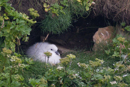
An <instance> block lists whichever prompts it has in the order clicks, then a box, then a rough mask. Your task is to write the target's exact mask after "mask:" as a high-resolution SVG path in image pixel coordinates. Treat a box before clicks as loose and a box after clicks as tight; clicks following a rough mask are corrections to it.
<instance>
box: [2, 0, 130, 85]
mask: <svg viewBox="0 0 130 87" xmlns="http://www.w3.org/2000/svg"><path fill="white" fill-rule="evenodd" d="M7 1H8V0H1V1H0V46H1V49H0V87H29V86H32V87H129V86H130V74H129V73H130V51H129V50H130V45H129V42H130V41H128V40H127V39H125V38H124V37H122V36H120V35H117V36H116V37H115V38H114V39H113V43H111V44H110V46H109V47H107V48H106V49H104V50H105V51H103V50H102V51H98V52H91V53H85V52H84V51H79V52H75V53H73V54H72V53H71V54H68V55H66V56H65V57H63V58H62V59H61V63H60V64H57V65H53V64H46V63H41V62H38V61H33V60H32V59H30V58H26V56H23V55H21V54H18V53H16V52H15V47H16V45H18V46H19V45H20V39H23V40H24V41H27V40H28V37H27V35H29V34H30V31H31V28H30V27H31V25H32V24H34V23H36V21H34V20H33V19H29V17H28V16H27V15H26V14H23V13H18V12H17V11H15V9H14V8H13V7H11V5H10V4H8V3H7ZM87 1H88V0H81V1H80V0H78V1H77V2H76V1H75V2H71V3H67V2H66V0H64V1H62V2H60V4H62V5H59V4H55V5H52V8H50V11H52V12H50V13H49V15H48V16H49V17H50V19H45V20H48V21H49V20H51V21H52V22H54V20H52V19H55V18H57V19H58V21H57V22H62V23H66V22H67V23H68V24H67V25H69V24H70V23H71V22H69V21H68V19H69V20H70V21H71V20H72V18H71V17H72V13H73V12H77V14H76V13H73V14H75V15H78V16H79V15H80V14H78V12H79V13H80V10H79V9H74V7H76V6H75V4H74V3H76V4H80V6H81V7H82V6H85V10H89V9H88V7H89V6H90V5H88V7H86V6H87V4H86V3H85V2H87ZM87 3H88V2H87ZM70 4H74V5H70ZM68 6H74V7H72V8H70V9H71V10H69V11H67V9H68ZM46 7H48V6H46ZM77 7H78V6H77ZM54 8H55V9H54ZM64 8H67V9H64ZM57 9H58V10H57ZM82 10H83V9H82ZM29 11H30V14H31V15H32V16H31V17H32V18H36V17H38V16H39V15H38V14H37V11H36V10H34V9H32V8H31V9H29ZM46 11H47V10H46ZM48 11H49V10H48ZM57 11H58V12H57ZM71 11H73V12H71ZM67 12H68V13H67ZM81 12H82V11H81ZM53 14H55V15H54V18H53V17H52V15H53ZM60 14H70V15H68V16H67V15H65V18H64V16H63V15H60ZM49 17H47V18H49ZM51 18H52V19H51ZM62 18H64V19H62ZM67 18H68V19H67ZM57 19H55V20H57ZM62 23H61V24H60V27H61V26H63V28H64V29H66V26H64V25H62ZM52 25H54V24H50V27H54V26H52ZM65 25H66V24H65ZM122 25H124V26H125V24H122ZM48 26H49V25H48ZM55 26H56V27H55V28H57V26H58V29H59V28H60V27H59V25H58V24H56V25H55ZM48 28H49V27H46V29H48ZM49 29H50V30H49ZM49 29H48V30H49V32H53V33H60V32H61V31H62V28H61V30H60V29H59V30H58V29H57V30H54V31H55V32H54V31H53V30H51V29H52V28H49ZM125 29H126V30H128V31H129V27H127V26H126V28H125ZM45 32H48V31H47V30H45ZM46 55H47V56H50V55H51V54H49V53H46Z"/></svg>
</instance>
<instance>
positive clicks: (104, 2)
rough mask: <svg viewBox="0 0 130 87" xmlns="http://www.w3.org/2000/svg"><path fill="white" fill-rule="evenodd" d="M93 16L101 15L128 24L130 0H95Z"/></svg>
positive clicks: (129, 19) (129, 21) (129, 22)
mask: <svg viewBox="0 0 130 87" xmlns="http://www.w3.org/2000/svg"><path fill="white" fill-rule="evenodd" d="M95 2H96V4H95V6H94V8H93V11H94V14H95V16H97V15H103V16H105V17H107V18H109V19H113V21H119V22H126V23H127V24H130V0H95Z"/></svg>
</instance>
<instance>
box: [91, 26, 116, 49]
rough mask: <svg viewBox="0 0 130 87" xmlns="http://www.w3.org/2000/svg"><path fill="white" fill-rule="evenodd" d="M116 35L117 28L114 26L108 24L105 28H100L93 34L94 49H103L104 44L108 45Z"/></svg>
mask: <svg viewBox="0 0 130 87" xmlns="http://www.w3.org/2000/svg"><path fill="white" fill-rule="evenodd" d="M114 36H115V28H114V27H113V26H107V27H104V28H99V29H98V31H97V32H96V33H95V34H94V36H93V42H94V46H93V50H94V51H96V50H97V49H98V48H100V49H101V47H103V45H107V44H108V43H110V42H112V39H113V38H114Z"/></svg>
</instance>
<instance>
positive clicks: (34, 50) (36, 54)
mask: <svg viewBox="0 0 130 87" xmlns="http://www.w3.org/2000/svg"><path fill="white" fill-rule="evenodd" d="M44 52H50V53H52V55H51V56H50V57H49V60H48V58H47V56H46V55H45V54H44ZM26 54H27V55H28V57H31V58H33V59H34V61H36V60H38V61H41V62H49V63H51V64H57V63H60V59H61V57H60V53H59V52H58V48H57V47H56V45H54V44H50V43H47V42H39V43H35V44H34V45H32V46H30V47H29V48H28V50H27V52H26Z"/></svg>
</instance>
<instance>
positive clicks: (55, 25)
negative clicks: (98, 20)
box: [40, 0, 93, 34]
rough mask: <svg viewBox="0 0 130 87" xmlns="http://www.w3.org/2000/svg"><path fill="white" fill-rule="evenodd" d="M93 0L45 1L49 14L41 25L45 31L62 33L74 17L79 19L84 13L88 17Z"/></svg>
mask: <svg viewBox="0 0 130 87" xmlns="http://www.w3.org/2000/svg"><path fill="white" fill-rule="evenodd" d="M92 1H93V0H70V1H68V0H58V1H57V2H56V3H53V4H47V3H44V5H43V6H44V8H45V11H46V12H48V14H47V15H46V18H45V19H44V20H43V21H42V24H41V25H40V26H41V29H42V31H43V33H45V32H48V33H54V34H59V33H62V32H63V31H65V30H67V28H68V27H69V26H71V22H72V19H73V18H76V19H77V18H78V17H82V16H83V15H86V17H87V16H88V15H89V12H90V7H91V5H92ZM58 2H59V3H58ZM76 19H75V20H76Z"/></svg>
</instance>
